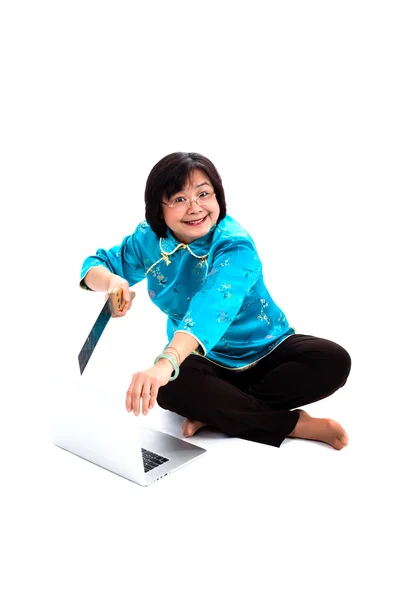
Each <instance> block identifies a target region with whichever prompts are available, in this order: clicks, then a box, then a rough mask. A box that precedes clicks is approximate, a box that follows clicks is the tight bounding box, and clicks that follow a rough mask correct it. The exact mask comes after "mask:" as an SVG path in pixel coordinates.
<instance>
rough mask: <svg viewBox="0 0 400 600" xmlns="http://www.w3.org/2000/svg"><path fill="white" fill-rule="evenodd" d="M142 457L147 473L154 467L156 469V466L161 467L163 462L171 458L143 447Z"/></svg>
mask: <svg viewBox="0 0 400 600" xmlns="http://www.w3.org/2000/svg"><path fill="white" fill-rule="evenodd" d="M142 457H143V465H144V472H145V473H148V472H149V471H151V470H152V469H155V468H156V467H159V466H160V465H162V464H163V463H165V462H168V461H169V458H165V456H161V455H160V454H155V453H154V452H151V451H150V450H146V449H145V448H142Z"/></svg>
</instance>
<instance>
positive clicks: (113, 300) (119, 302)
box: [109, 288, 136, 315]
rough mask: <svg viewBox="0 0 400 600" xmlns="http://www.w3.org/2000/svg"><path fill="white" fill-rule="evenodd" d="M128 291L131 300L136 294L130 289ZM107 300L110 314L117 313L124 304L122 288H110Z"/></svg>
mask: <svg viewBox="0 0 400 600" xmlns="http://www.w3.org/2000/svg"><path fill="white" fill-rule="evenodd" d="M129 293H130V295H131V300H133V299H134V297H135V296H136V294H135V292H132V291H131V290H129ZM109 301H110V304H111V311H112V314H113V315H117V314H118V313H119V311H120V310H122V309H123V308H124V305H125V300H124V299H123V297H122V289H121V288H115V289H113V290H111V292H110V296H109Z"/></svg>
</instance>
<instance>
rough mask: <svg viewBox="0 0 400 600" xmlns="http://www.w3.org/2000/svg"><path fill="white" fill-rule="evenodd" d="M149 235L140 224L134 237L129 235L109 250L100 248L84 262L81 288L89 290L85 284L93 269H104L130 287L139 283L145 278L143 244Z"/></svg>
mask: <svg viewBox="0 0 400 600" xmlns="http://www.w3.org/2000/svg"><path fill="white" fill-rule="evenodd" d="M145 233H147V230H146V228H144V226H143V224H140V225H139V226H138V227H137V228H136V230H135V232H134V233H133V234H132V235H127V236H126V237H125V238H124V239H123V240H122V243H121V244H119V245H117V246H113V247H112V248H110V249H109V250H104V249H103V248H99V249H98V250H97V251H96V254H94V255H92V256H88V257H87V258H86V259H85V261H84V262H83V265H82V269H81V277H80V286H81V287H82V288H83V289H89V288H88V286H87V285H86V284H85V283H84V281H83V280H84V278H85V276H86V274H87V272H88V271H89V270H90V269H92V268H93V267H104V268H106V269H108V270H109V271H111V273H114V274H115V275H119V276H120V277H123V278H124V279H126V280H127V281H128V283H129V286H132V285H134V284H135V283H138V282H139V281H141V280H142V279H144V277H145V269H144V263H143V254H142V246H141V245H142V243H143V241H144V239H143V238H144V235H145Z"/></svg>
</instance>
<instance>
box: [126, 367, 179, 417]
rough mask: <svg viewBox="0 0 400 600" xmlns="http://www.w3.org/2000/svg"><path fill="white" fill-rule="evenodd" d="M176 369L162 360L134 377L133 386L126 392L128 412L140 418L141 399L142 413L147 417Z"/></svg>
mask: <svg viewBox="0 0 400 600" xmlns="http://www.w3.org/2000/svg"><path fill="white" fill-rule="evenodd" d="M173 370H174V368H173V366H172V365H171V363H170V362H169V361H168V360H165V359H161V360H160V361H158V363H157V364H155V365H154V366H153V367H150V369H146V370H145V371H139V372H138V373H135V374H134V375H133V377H132V381H131V385H130V386H129V388H128V391H127V392H126V400H125V405H126V410H127V411H128V412H131V411H133V413H134V414H135V415H136V416H138V415H139V414H140V399H141V400H142V413H143V414H144V415H147V412H148V410H149V409H152V408H153V406H154V405H155V403H156V400H157V394H158V390H159V388H160V387H161V386H163V385H166V384H167V383H168V382H169V380H170V378H171V374H172V372H173Z"/></svg>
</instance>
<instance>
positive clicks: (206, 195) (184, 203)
mask: <svg viewBox="0 0 400 600" xmlns="http://www.w3.org/2000/svg"><path fill="white" fill-rule="evenodd" d="M214 196H215V192H213V193H212V194H211V193H210V192H206V191H203V192H200V194H199V195H198V196H196V198H193V199H192V200H188V199H187V198H184V197H183V196H178V198H174V200H173V201H172V202H163V204H165V205H166V206H169V208H172V209H173V210H174V211H175V212H177V213H181V212H185V211H186V210H187V209H188V208H189V206H191V204H192V202H197V204H198V205H199V206H205V205H207V204H208V202H210V200H212V199H213V198H214Z"/></svg>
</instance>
